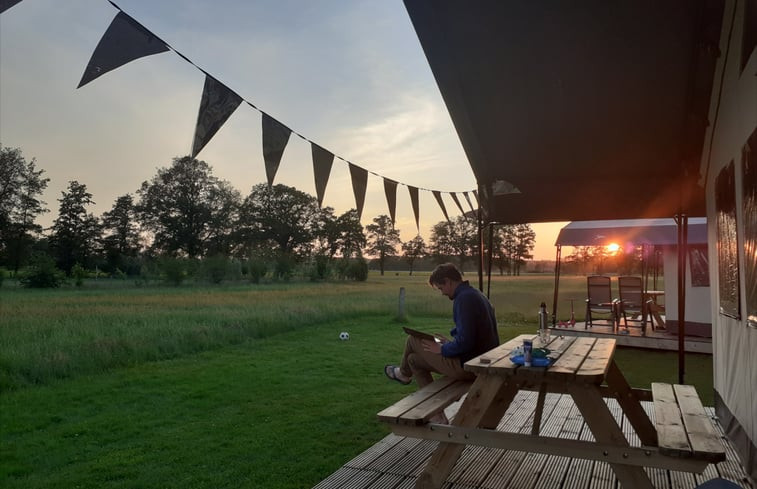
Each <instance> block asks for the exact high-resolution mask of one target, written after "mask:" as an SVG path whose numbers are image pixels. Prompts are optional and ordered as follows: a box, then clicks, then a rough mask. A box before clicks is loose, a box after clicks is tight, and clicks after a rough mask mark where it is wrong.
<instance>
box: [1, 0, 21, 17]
mask: <svg viewBox="0 0 757 489" xmlns="http://www.w3.org/2000/svg"><path fill="white" fill-rule="evenodd" d="M20 1H21V0H0V14H2V13H3V12H5V11H6V10H8V9H9V8H11V7H13V6H14V5H16V4H17V3H18V2H20Z"/></svg>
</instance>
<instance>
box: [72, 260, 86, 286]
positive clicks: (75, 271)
mask: <svg viewBox="0 0 757 489" xmlns="http://www.w3.org/2000/svg"><path fill="white" fill-rule="evenodd" d="M86 276H87V271H86V270H85V269H84V267H83V266H81V265H79V264H78V263H75V264H74V266H73V267H71V278H73V279H74V284H76V286H77V287H81V286H82V285H84V277H86Z"/></svg>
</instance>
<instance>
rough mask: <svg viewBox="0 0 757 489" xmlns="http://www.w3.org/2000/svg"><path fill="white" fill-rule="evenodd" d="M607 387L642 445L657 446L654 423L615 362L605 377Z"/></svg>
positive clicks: (611, 364)
mask: <svg viewBox="0 0 757 489" xmlns="http://www.w3.org/2000/svg"><path fill="white" fill-rule="evenodd" d="M605 380H606V381H607V387H609V388H610V390H611V391H612V392H613V393H614V394H615V396H616V398H617V400H618V404H620V407H621V409H622V410H623V414H625V415H626V418H628V421H629V422H630V423H631V426H633V429H634V430H635V431H636V434H637V435H638V436H639V440H641V444H642V445H647V446H652V447H656V446H657V430H655V427H654V425H653V424H652V421H651V420H650V419H649V416H647V413H646V411H644V408H643V407H642V406H641V403H640V402H639V399H638V398H637V397H636V395H635V394H634V393H633V391H632V390H631V386H630V385H628V381H627V380H626V378H625V377H624V376H623V373H622V372H621V371H620V369H619V368H618V365H617V364H616V363H615V360H613V361H612V362H610V368H609V369H608V370H607V375H606V377H605Z"/></svg>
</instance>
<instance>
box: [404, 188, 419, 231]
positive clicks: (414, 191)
mask: <svg viewBox="0 0 757 489" xmlns="http://www.w3.org/2000/svg"><path fill="white" fill-rule="evenodd" d="M407 189H408V191H410V203H411V204H413V214H415V227H417V228H418V230H419V231H420V229H421V225H420V209H419V207H418V187H411V186H410V185H408V186H407Z"/></svg>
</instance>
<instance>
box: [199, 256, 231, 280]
mask: <svg viewBox="0 0 757 489" xmlns="http://www.w3.org/2000/svg"><path fill="white" fill-rule="evenodd" d="M202 271H203V276H204V277H205V278H207V279H208V280H210V282H211V283H214V284H220V283H221V282H222V281H223V279H225V278H226V275H227V274H228V271H229V261H228V259H227V258H226V257H225V256H223V255H213V256H210V257H208V258H205V259H204V260H203V262H202Z"/></svg>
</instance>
